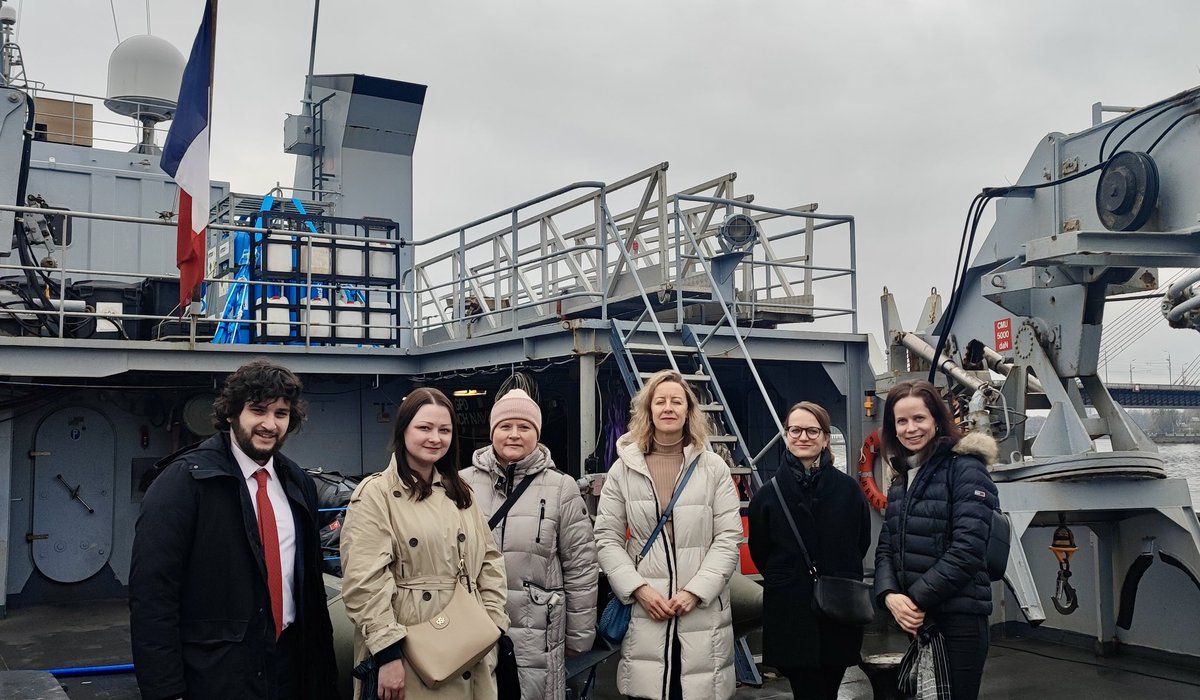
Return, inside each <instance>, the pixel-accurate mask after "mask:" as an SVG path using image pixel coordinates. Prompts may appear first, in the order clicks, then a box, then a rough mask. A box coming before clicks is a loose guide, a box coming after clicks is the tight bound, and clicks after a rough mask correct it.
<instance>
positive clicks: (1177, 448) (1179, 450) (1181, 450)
mask: <svg viewBox="0 0 1200 700" xmlns="http://www.w3.org/2000/svg"><path fill="white" fill-rule="evenodd" d="M1158 453H1159V454H1160V455H1162V458H1163V462H1164V463H1165V466H1166V470H1167V475H1168V476H1172V477H1181V478H1184V479H1187V481H1188V490H1189V491H1191V493H1192V507H1193V508H1196V509H1200V445H1196V444H1184V445H1159V446H1158Z"/></svg>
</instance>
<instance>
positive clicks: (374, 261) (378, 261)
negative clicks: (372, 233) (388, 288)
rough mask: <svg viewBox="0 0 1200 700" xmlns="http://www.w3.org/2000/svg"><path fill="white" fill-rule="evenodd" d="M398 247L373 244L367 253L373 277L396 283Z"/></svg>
mask: <svg viewBox="0 0 1200 700" xmlns="http://www.w3.org/2000/svg"><path fill="white" fill-rule="evenodd" d="M396 251H397V246H396V245H383V244H379V243H372V244H371V245H370V248H369V252H368V253H367V256H368V260H367V262H369V263H370V268H369V269H370V271H371V277H373V278H377V279H386V280H389V281H391V282H393V283H394V282H395V281H396Z"/></svg>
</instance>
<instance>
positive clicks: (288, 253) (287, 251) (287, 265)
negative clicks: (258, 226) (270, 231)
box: [263, 237, 295, 272]
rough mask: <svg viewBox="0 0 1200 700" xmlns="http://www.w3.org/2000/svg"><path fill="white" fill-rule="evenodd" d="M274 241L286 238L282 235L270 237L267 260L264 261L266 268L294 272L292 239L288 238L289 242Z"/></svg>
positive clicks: (274, 270)
mask: <svg viewBox="0 0 1200 700" xmlns="http://www.w3.org/2000/svg"><path fill="white" fill-rule="evenodd" d="M272 240H274V241H282V240H285V239H283V238H281V237H273V238H268V239H267V243H266V246H265V247H266V249H267V252H266V255H265V256H264V257H266V260H265V261H263V262H264V264H265V269H266V270H267V271H268V272H292V271H294V270H295V266H294V265H292V244H291V242H290V239H286V240H288V241H289V242H288V243H286V244H285V243H273V242H272Z"/></svg>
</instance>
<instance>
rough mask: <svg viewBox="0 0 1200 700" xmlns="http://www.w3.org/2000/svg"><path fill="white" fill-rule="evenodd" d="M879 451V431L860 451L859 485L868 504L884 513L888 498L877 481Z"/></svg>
mask: <svg viewBox="0 0 1200 700" xmlns="http://www.w3.org/2000/svg"><path fill="white" fill-rule="evenodd" d="M879 451H880V446H879V431H878V430H873V431H871V434H870V435H868V436H867V439H866V440H864V441H863V446H862V449H861V450H859V451H858V485H859V486H860V487H862V492H863V495H864V496H866V497H867V503H870V504H871V507H872V508H874V509H875V510H877V511H879V512H880V513H882V512H883V511H884V509H885V508H887V496H886V495H884V493H883V491H881V490H880V488H879V484H878V483H877V482H876V481H875V458H876V457H878V456H879Z"/></svg>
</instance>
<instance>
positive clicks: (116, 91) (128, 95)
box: [104, 34, 186, 122]
mask: <svg viewBox="0 0 1200 700" xmlns="http://www.w3.org/2000/svg"><path fill="white" fill-rule="evenodd" d="M185 63H186V61H184V59H183V54H181V53H180V52H179V49H177V48H175V47H174V46H172V45H171V43H170V42H168V41H167V40H165V39H160V38H159V37H156V36H151V35H149V34H139V35H137V36H131V37H129V38H128V39H126V40H125V41H122V42H121V43H120V44H118V45H117V48H115V49H113V52H112V55H111V56H109V58H108V93H107V98H106V99H105V100H104V106H105V107H107V108H109V109H110V110H112V111H113V112H116V113H117V114H121V115H124V116H127V117H133V118H135V119H140V120H142V121H143V122H147V121H152V122H162V121H167V120H168V119H171V118H172V117H174V116H175V100H176V99H178V98H179V83H180V82H182V80H183V67H184V64H185Z"/></svg>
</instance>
